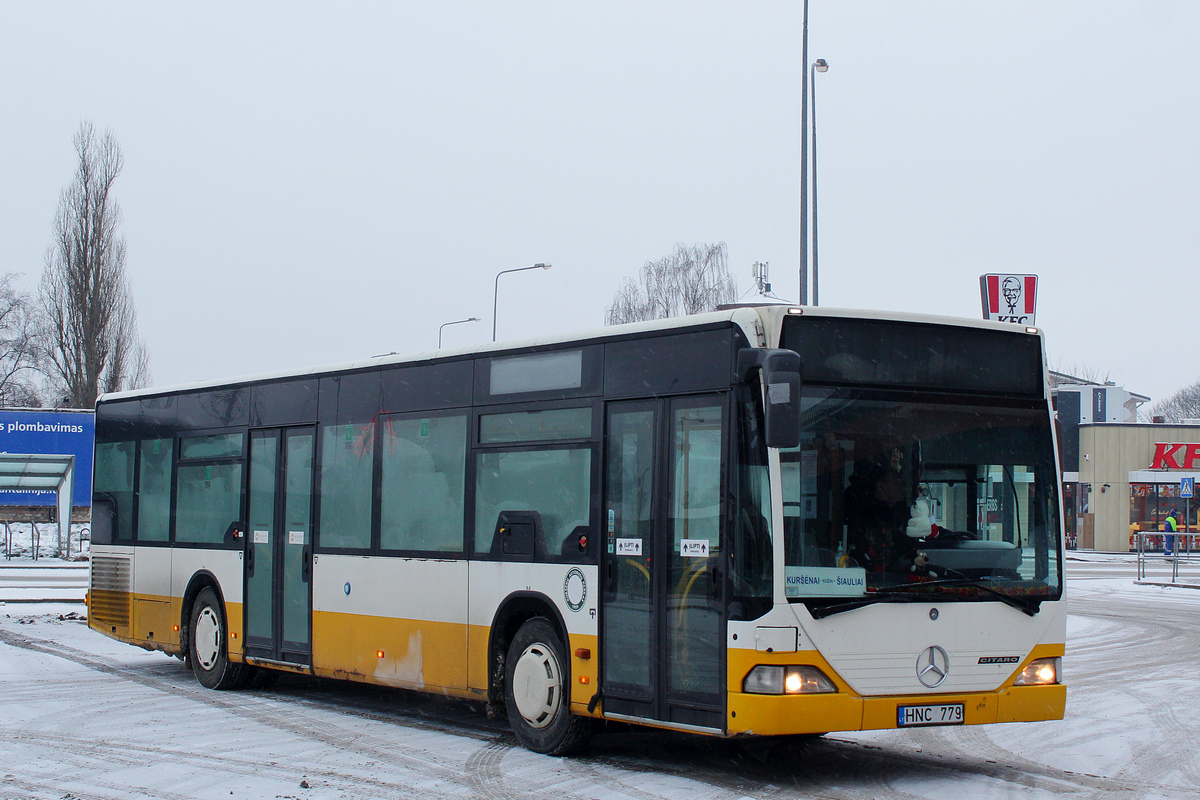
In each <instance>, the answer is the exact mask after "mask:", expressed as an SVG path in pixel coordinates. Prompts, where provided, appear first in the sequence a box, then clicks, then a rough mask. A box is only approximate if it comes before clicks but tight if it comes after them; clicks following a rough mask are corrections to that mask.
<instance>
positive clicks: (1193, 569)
mask: <svg viewBox="0 0 1200 800" xmlns="http://www.w3.org/2000/svg"><path fill="white" fill-rule="evenodd" d="M1133 535H1134V537H1135V539H1136V541H1137V574H1138V576H1137V579H1138V580H1139V581H1144V580H1147V568H1148V567H1149V566H1150V565H1151V564H1154V563H1156V561H1157V559H1160V558H1164V557H1166V558H1167V559H1168V560H1167V562H1166V563H1167V564H1169V565H1170V567H1171V583H1188V584H1194V583H1200V549H1197V548H1198V546H1200V535H1197V534H1194V533H1193V534H1187V535H1185V534H1182V533H1177V534H1173V535H1174V537H1175V551H1174V553H1172V554H1170V555H1167V554H1166V553H1164V552H1160V551H1159V549H1158V545H1159V542H1160V540H1161V539H1162V538H1163V535H1164V534H1163V533H1162V531H1135V532H1134V534H1133ZM1148 546H1149V547H1150V548H1151V549H1147V547H1148ZM1160 563H1161V562H1160ZM1181 572H1182V574H1183V578H1182V579H1181V578H1180V574H1181ZM1156 577H1157V576H1156Z"/></svg>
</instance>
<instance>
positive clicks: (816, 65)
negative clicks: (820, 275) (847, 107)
mask: <svg viewBox="0 0 1200 800" xmlns="http://www.w3.org/2000/svg"><path fill="white" fill-rule="evenodd" d="M828 71H829V64H828V63H827V62H826V61H825V59H823V58H818V59H817V60H816V61H814V62H813V65H812V69H811V70H810V71H809V79H810V80H811V82H812V140H813V145H812V158H813V161H812V175H813V181H812V186H813V195H812V211H813V226H812V240H813V248H812V301H813V302H812V304H813V305H814V306H819V305H821V301H820V292H819V291H818V282H817V80H816V78H817V76H816V73H817V72H828Z"/></svg>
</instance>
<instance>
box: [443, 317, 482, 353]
mask: <svg viewBox="0 0 1200 800" xmlns="http://www.w3.org/2000/svg"><path fill="white" fill-rule="evenodd" d="M464 322H479V317H467V318H466V319H456V320H454V321H453V322H443V323H442V324H441V325H439V326H438V350H441V349H442V329H443V328H445V327H446V326H447V325H461V324H462V323H464Z"/></svg>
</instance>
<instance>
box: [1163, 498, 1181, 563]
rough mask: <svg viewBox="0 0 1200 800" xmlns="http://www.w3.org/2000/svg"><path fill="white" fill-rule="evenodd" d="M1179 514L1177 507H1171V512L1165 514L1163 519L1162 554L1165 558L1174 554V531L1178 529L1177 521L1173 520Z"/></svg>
mask: <svg viewBox="0 0 1200 800" xmlns="http://www.w3.org/2000/svg"><path fill="white" fill-rule="evenodd" d="M1178 514H1179V511H1178V510H1177V509H1174V508H1172V509H1171V513H1170V514H1167V518H1166V519H1164V520H1163V556H1165V557H1166V558H1167V559H1170V558H1172V557H1174V554H1175V535H1174V534H1175V531H1177V530H1179V523H1178V522H1176V521H1175V517H1176V516H1177V515H1178Z"/></svg>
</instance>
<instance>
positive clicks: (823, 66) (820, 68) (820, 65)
mask: <svg viewBox="0 0 1200 800" xmlns="http://www.w3.org/2000/svg"><path fill="white" fill-rule="evenodd" d="M813 69H815V70H816V71H817V72H828V71H829V62H827V61H826V60H825V59H823V58H818V59H817V60H816V61H815V62H813Z"/></svg>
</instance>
